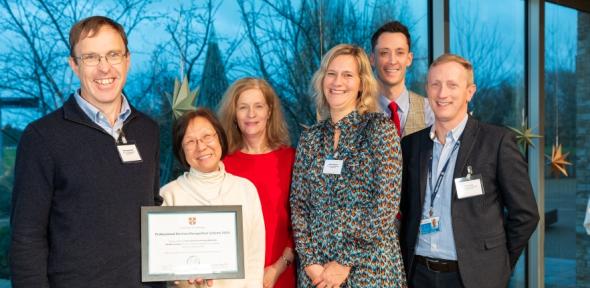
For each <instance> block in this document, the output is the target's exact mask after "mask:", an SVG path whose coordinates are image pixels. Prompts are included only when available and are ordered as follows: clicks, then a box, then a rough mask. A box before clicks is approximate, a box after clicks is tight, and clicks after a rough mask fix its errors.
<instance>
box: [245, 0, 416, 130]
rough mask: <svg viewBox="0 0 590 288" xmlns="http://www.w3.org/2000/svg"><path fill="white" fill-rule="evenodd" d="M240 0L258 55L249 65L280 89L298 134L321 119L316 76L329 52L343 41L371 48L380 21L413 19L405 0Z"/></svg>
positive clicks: (254, 54) (246, 27)
mask: <svg viewBox="0 0 590 288" xmlns="http://www.w3.org/2000/svg"><path fill="white" fill-rule="evenodd" d="M392 2H393V3H392ZM238 4H239V7H240V12H241V15H242V21H243V23H244V26H245V29H246V33H245V34H246V35H247V37H248V41H249V43H250V46H251V48H250V50H251V55H253V56H252V57H250V58H247V59H245V60H244V61H243V62H244V63H243V65H246V66H250V67H253V69H254V70H255V71H256V72H257V74H259V75H260V76H261V77H263V78H265V79H266V80H267V81H269V83H271V85H273V87H275V89H276V90H277V91H278V94H279V97H280V98H281V101H282V102H283V107H284V110H285V112H286V113H285V114H286V115H287V118H288V121H289V123H290V125H289V126H290V128H291V134H292V136H298V135H299V133H300V132H301V129H302V126H307V125H311V124H313V123H315V121H316V113H315V104H314V99H312V91H310V80H311V78H312V76H313V73H314V72H315V71H316V70H317V68H318V67H319V63H320V60H321V57H322V55H323V54H324V53H325V52H327V51H328V50H329V49H330V48H331V47H333V46H335V45H337V44H340V43H351V44H356V45H360V46H362V47H364V48H365V49H366V51H367V52H368V53H370V52H371V51H370V39H371V35H372V33H373V32H374V30H375V29H376V28H377V27H378V26H380V25H381V24H383V23H384V22H385V21H391V20H401V21H404V22H406V23H412V21H411V20H409V19H411V13H410V11H409V9H408V8H407V7H408V6H407V2H405V1H380V0H377V1H368V0H366V1H355V2H353V1H343V0H326V1H319V0H303V1H300V2H297V3H294V2H292V1H284V0H282V1H268V0H263V1H238ZM396 4H398V5H396ZM411 26H413V25H411V24H410V27H411ZM295 140H296V139H295Z"/></svg>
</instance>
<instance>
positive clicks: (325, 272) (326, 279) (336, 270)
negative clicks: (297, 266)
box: [305, 261, 350, 288]
mask: <svg viewBox="0 0 590 288" xmlns="http://www.w3.org/2000/svg"><path fill="white" fill-rule="evenodd" d="M349 273H350V267H348V266H344V265H340V264H338V262H336V261H332V262H328V263H326V264H324V266H322V265H320V264H312V265H309V266H307V267H305V274H307V277H309V279H311V283H312V284H313V285H314V286H315V287H317V288H337V287H340V286H341V285H342V284H343V283H344V282H345V281H346V278H348V275H349Z"/></svg>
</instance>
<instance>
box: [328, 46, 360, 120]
mask: <svg viewBox="0 0 590 288" xmlns="http://www.w3.org/2000/svg"><path fill="white" fill-rule="evenodd" d="M322 87H323V92H324V97H326V102H327V103H328V106H330V114H336V113H338V114H340V115H347V114H348V113H350V112H352V111H353V110H355V108H356V104H357V101H358V100H357V99H358V97H359V91H360V89H361V78H360V76H359V67H358V63H357V62H356V59H355V58H354V56H351V55H340V56H336V58H334V60H332V62H330V64H329V65H328V69H326V75H325V76H324V80H323V81H322Z"/></svg>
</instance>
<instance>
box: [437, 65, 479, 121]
mask: <svg viewBox="0 0 590 288" xmlns="http://www.w3.org/2000/svg"><path fill="white" fill-rule="evenodd" d="M468 73H469V72H468V71H467V69H465V68H464V67H463V66H461V64H459V63H457V62H446V63H442V64H438V65H436V66H434V67H431V68H430V71H429V72H428V83H427V84H426V92H427V94H428V102H429V103H430V107H432V111H433V112H434V116H435V118H436V121H435V122H438V123H441V124H445V125H447V126H448V127H456V126H457V125H458V124H459V123H460V122H461V120H463V117H465V115H466V114H467V104H468V102H469V101H471V98H472V97H473V94H474V93H475V90H476V87H475V84H473V83H472V81H471V80H470V77H469V74H468Z"/></svg>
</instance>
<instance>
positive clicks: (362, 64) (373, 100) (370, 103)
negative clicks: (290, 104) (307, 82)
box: [311, 44, 379, 121]
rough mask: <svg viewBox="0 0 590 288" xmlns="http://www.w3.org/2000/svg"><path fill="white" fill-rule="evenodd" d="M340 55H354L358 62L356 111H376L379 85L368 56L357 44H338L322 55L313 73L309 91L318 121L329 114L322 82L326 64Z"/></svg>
mask: <svg viewBox="0 0 590 288" xmlns="http://www.w3.org/2000/svg"><path fill="white" fill-rule="evenodd" d="M340 55H350V56H352V57H354V59H355V60H356V62H357V64H358V68H359V77H360V79H361V91H359V96H358V98H357V102H356V110H357V111H358V113H359V114H364V113H367V112H377V111H378V110H377V109H378V108H377V95H378V93H379V86H378V84H377V80H375V77H374V76H373V71H372V70H371V63H370V62H369V57H367V54H366V53H365V51H364V50H363V48H361V47H359V46H356V45H350V44H339V45H336V46H334V47H333V48H332V49H330V51H328V52H327V53H326V54H325V55H324V57H323V58H322V63H321V64H320V68H319V69H318V70H317V71H316V72H315V73H314V75H313V79H312V82H311V84H312V87H311V90H312V91H311V92H312V94H313V95H314V97H315V100H316V107H317V108H316V112H317V116H318V120H319V121H321V120H324V119H327V118H328V117H329V115H330V107H329V105H328V102H326V96H325V95H324V89H323V82H324V77H325V76H326V71H327V70H328V66H329V65H330V63H332V61H333V60H334V59H335V58H336V57H338V56H340Z"/></svg>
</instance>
